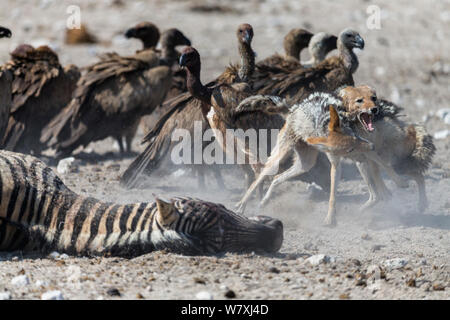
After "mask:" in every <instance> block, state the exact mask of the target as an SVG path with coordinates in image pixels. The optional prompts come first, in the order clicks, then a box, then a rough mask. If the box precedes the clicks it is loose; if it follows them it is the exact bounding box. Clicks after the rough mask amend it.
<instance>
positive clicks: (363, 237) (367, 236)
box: [361, 233, 372, 240]
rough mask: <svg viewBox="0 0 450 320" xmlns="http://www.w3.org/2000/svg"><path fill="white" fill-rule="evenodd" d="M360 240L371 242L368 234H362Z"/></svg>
mask: <svg viewBox="0 0 450 320" xmlns="http://www.w3.org/2000/svg"><path fill="white" fill-rule="evenodd" d="M361 239H363V240H372V238H371V237H370V236H369V234H368V233H363V234H362V236H361Z"/></svg>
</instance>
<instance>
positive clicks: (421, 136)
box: [337, 85, 436, 211]
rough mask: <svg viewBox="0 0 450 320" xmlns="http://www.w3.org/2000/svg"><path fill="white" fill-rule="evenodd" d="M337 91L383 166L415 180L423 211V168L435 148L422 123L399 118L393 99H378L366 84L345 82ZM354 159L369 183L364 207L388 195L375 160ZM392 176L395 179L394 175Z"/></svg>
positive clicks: (349, 117) (353, 127) (398, 183)
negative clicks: (347, 83) (345, 84)
mask: <svg viewBox="0 0 450 320" xmlns="http://www.w3.org/2000/svg"><path fill="white" fill-rule="evenodd" d="M337 93H338V96H339V97H340V98H341V99H342V102H343V107H344V109H345V111H344V113H343V115H344V116H345V117H346V118H347V119H348V120H349V121H350V122H351V123H352V129H353V130H354V131H355V133H356V134H357V135H359V136H360V137H362V138H364V139H367V140H369V141H371V142H372V143H373V144H374V146H375V151H376V153H377V154H378V155H379V157H380V158H381V159H382V161H383V163H384V165H385V166H386V167H391V168H392V169H393V170H394V171H395V173H396V174H400V175H404V176H406V177H408V178H412V179H413V180H415V181H416V183H417V185H418V190H419V201H418V208H419V210H420V211H423V210H424V209H425V208H426V207H427V196H426V192H425V179H424V172H425V171H426V170H427V169H428V167H429V166H430V164H431V160H432V157H433V155H434V153H435V152H436V147H435V146H434V143H433V138H432V137H431V136H430V135H429V134H427V132H426V130H425V128H424V127H423V126H421V125H419V124H412V123H407V122H404V121H402V120H400V119H399V118H398V113H399V112H400V111H401V110H402V109H401V108H400V107H398V106H396V105H395V104H393V103H392V102H389V101H386V100H383V99H378V98H377V94H376V91H375V90H374V89H373V88H371V87H369V86H365V85H362V86H358V87H351V86H348V87H344V88H340V89H338V92H337ZM354 160H356V161H357V167H358V169H359V171H360V173H361V175H362V177H363V179H364V180H365V181H366V183H367V184H368V186H369V193H370V198H369V200H368V201H367V202H366V204H365V205H364V206H363V208H368V207H371V206H373V205H375V204H376V203H377V202H378V201H379V200H382V199H386V198H389V197H390V195H391V193H390V192H389V190H388V189H387V187H386V185H385V184H384V182H383V180H382V179H381V176H380V172H379V166H378V164H377V163H375V162H374V161H372V159H371V158H370V157H368V156H367V155H365V156H364V157H356V158H354ZM388 174H389V175H391V174H390V173H389V172H388ZM391 177H392V176H391ZM393 178H394V179H396V176H394V177H393ZM396 183H397V185H399V186H402V187H405V186H407V182H406V180H405V181H404V183H403V182H402V181H398V179H397V181H396ZM405 184H406V185H405Z"/></svg>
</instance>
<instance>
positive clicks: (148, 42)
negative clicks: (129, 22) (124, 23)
mask: <svg viewBox="0 0 450 320" xmlns="http://www.w3.org/2000/svg"><path fill="white" fill-rule="evenodd" d="M125 37H127V38H136V39H139V40H141V41H142V43H143V44H144V48H145V49H148V48H152V47H156V45H157V44H158V41H159V37H160V34H159V29H158V27H157V26H156V25H154V24H153V23H151V22H141V23H139V24H137V25H136V26H134V27H133V28H130V29H128V30H127V31H126V32H125Z"/></svg>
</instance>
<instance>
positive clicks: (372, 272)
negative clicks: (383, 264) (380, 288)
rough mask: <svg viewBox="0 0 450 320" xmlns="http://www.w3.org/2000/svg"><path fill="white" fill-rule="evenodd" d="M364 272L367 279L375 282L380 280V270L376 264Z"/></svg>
mask: <svg viewBox="0 0 450 320" xmlns="http://www.w3.org/2000/svg"><path fill="white" fill-rule="evenodd" d="M366 272H367V275H368V276H369V277H373V278H374V279H376V280H378V279H381V268H380V267H379V266H378V265H376V264H372V265H370V266H368V267H367V271H366Z"/></svg>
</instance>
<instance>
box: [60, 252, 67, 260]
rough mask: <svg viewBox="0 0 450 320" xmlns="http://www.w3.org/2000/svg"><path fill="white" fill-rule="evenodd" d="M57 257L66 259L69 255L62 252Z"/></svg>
mask: <svg viewBox="0 0 450 320" xmlns="http://www.w3.org/2000/svg"><path fill="white" fill-rule="evenodd" d="M59 258H60V259H62V260H66V259H69V255H67V254H65V253H63V254H62V255H60V256H59Z"/></svg>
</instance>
